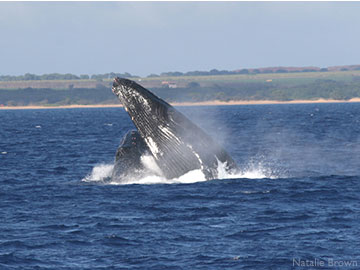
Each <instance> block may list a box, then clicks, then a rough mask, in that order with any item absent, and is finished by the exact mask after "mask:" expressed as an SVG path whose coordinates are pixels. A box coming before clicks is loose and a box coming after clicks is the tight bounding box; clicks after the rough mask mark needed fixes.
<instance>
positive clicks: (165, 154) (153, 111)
mask: <svg viewBox="0 0 360 270" xmlns="http://www.w3.org/2000/svg"><path fill="white" fill-rule="evenodd" d="M112 91H113V92H114V94H115V95H117V96H118V98H119V100H120V101H121V103H122V104H123V106H124V107H125V110H126V111H127V112H128V114H129V116H130V118H131V120H132V121H133V123H134V125H135V126H136V128H137V130H138V131H139V134H140V136H141V137H142V139H143V140H144V142H145V143H146V145H147V147H148V148H149V151H150V152H151V154H152V155H153V156H154V159H155V161H156V163H157V165H158V166H159V168H160V169H161V170H162V172H163V175H164V176H165V177H166V178H168V179H172V178H178V177H180V176H181V175H184V174H185V173H187V172H189V171H191V170H196V169H201V171H202V172H203V173H204V175H205V177H206V179H208V180H209V179H215V178H217V177H218V170H217V168H218V162H219V161H220V162H221V163H225V164H226V170H227V171H234V170H235V169H236V164H235V162H234V160H233V159H232V158H231V157H230V155H229V154H228V153H227V152H226V151H225V150H224V149H223V148H222V147H221V146H220V145H219V144H218V143H216V142H215V141H214V140H213V139H212V138H211V137H210V136H209V135H207V134H206V133H205V132H204V131H203V130H202V129H201V128H199V127H198V126H196V125H195V124H194V123H193V122H191V121H190V120H189V119H188V118H187V117H185V116H184V115H183V114H182V113H180V112H179V111H177V110H176V109H175V108H174V107H172V106H171V105H170V104H168V103H167V102H166V101H164V100H162V99H160V98H159V97H157V96H155V95H154V94H153V93H151V92H150V91H149V90H147V89H145V88H144V87H142V86H141V85H139V84H137V83H136V82H134V81H131V80H128V79H122V78H115V79H114V83H113V87H112Z"/></svg>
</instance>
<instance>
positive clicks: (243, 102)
mask: <svg viewBox="0 0 360 270" xmlns="http://www.w3.org/2000/svg"><path fill="white" fill-rule="evenodd" d="M356 102H360V98H353V99H350V100H331V99H317V100H292V101H276V100H231V101H219V100H213V101H203V102H172V103H170V104H171V105H173V106H223V105H227V106H231V105H265V104H312V103H313V104H316V103H356ZM117 107H122V105H121V104H94V105H61V106H2V107H0V110H26V109H76V108H117Z"/></svg>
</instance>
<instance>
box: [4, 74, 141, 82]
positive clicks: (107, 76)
mask: <svg viewBox="0 0 360 270" xmlns="http://www.w3.org/2000/svg"><path fill="white" fill-rule="evenodd" d="M115 77H125V78H133V77H138V76H133V75H131V74H130V73H128V72H125V73H114V72H110V73H104V74H93V75H91V76H89V75H87V74H82V75H79V76H77V75H74V74H70V73H66V74H61V73H50V74H43V75H36V74H31V73H26V74H25V75H19V76H12V75H0V81H41V80H90V79H91V80H103V79H112V78H115Z"/></svg>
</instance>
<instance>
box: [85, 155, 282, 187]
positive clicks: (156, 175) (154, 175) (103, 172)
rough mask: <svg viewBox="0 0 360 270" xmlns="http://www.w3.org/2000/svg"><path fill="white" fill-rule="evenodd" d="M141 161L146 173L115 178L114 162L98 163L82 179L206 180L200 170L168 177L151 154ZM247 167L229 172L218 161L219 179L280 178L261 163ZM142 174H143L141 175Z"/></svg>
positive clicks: (113, 182) (110, 181) (127, 181)
mask: <svg viewBox="0 0 360 270" xmlns="http://www.w3.org/2000/svg"><path fill="white" fill-rule="evenodd" d="M141 161H142V163H143V165H144V167H145V168H146V172H147V173H146V174H145V175H144V174H138V173H134V175H133V176H128V177H127V178H126V179H121V181H120V180H119V181H118V180H113V179H111V175H112V170H113V168H114V164H104V163H102V164H98V165H95V166H94V168H93V169H92V171H91V173H90V174H88V175H87V176H86V177H85V178H84V179H82V181H84V182H99V183H104V184H110V185H127V184H179V183H182V184H190V183H197V182H204V181H206V177H205V175H204V173H203V172H202V171H201V170H200V169H198V170H192V171H189V172H187V173H185V174H184V175H182V176H180V177H178V178H173V179H166V178H165V177H164V176H162V175H161V170H160V168H159V167H158V166H157V164H156V162H155V160H154V159H153V157H151V156H142V157H141ZM245 167H246V169H244V170H240V171H237V172H234V173H229V172H227V171H226V164H225V163H221V162H218V168H217V170H218V176H219V177H218V179H219V180H221V179H244V178H246V179H263V178H272V179H273V178H278V177H276V176H274V174H273V173H272V170H270V169H269V168H265V167H263V165H262V164H261V163H259V164H251V165H248V166H245ZM139 175H141V176H139Z"/></svg>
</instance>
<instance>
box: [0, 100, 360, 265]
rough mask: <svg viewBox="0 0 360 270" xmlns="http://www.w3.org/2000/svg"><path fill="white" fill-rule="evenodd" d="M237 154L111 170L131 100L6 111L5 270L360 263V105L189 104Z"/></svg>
mask: <svg viewBox="0 0 360 270" xmlns="http://www.w3.org/2000/svg"><path fill="white" fill-rule="evenodd" d="M178 109H179V110H180V111H181V112H183V113H184V114H185V115H186V116H188V118H190V119H191V120H193V122H195V123H196V124H197V125H199V126H200V127H201V128H203V129H204V130H205V131H206V132H207V133H208V134H209V135H211V136H212V137H213V138H214V139H215V140H216V141H218V142H219V143H220V144H221V145H223V146H224V148H225V149H226V150H227V151H228V153H229V154H230V155H231V156H232V157H233V159H234V160H235V161H236V162H237V164H238V166H239V168H240V170H239V172H237V174H234V175H227V174H226V173H221V174H219V175H221V177H220V178H222V179H218V180H211V181H203V180H204V179H203V178H202V177H201V176H199V175H198V174H195V173H194V174H191V173H190V174H188V175H185V176H183V177H180V178H179V179H172V180H165V179H161V178H160V177H157V176H152V175H149V176H147V177H145V178H143V179H133V180H132V181H130V182H128V183H126V184H124V183H116V182H111V181H106V179H108V177H109V175H110V173H111V170H112V166H113V163H114V156H115V152H116V149H117V147H118V145H119V143H120V140H121V138H122V137H123V135H124V134H125V133H126V132H127V131H128V130H129V129H134V126H133V124H132V122H131V120H130V118H129V116H128V115H127V113H126V112H125V110H124V109H123V108H86V109H85V108H84V109H44V110H0V123H1V125H0V269H74V270H75V269H154V270H155V269H156V270H158V269H214V270H220V269H360V240H359V239H360V226H359V225H360V216H359V214H360V195H359V194H360V104H359V103H337V104H299V105H246V106H209V107H207V106H201V107H178Z"/></svg>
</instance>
